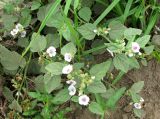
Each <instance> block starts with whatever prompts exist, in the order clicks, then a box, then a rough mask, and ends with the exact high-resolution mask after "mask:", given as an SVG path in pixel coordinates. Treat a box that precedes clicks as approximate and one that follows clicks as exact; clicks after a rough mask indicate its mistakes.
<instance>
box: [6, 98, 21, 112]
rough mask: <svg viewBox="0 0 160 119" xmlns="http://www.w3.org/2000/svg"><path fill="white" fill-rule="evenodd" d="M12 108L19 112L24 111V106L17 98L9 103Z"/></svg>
mask: <svg viewBox="0 0 160 119" xmlns="http://www.w3.org/2000/svg"><path fill="white" fill-rule="evenodd" d="M9 108H10V109H13V110H16V111H18V112H22V107H21V106H20V105H19V103H18V102H17V101H16V100H13V101H12V103H11V104H10V105H9Z"/></svg>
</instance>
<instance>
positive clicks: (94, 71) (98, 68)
mask: <svg viewBox="0 0 160 119" xmlns="http://www.w3.org/2000/svg"><path fill="white" fill-rule="evenodd" d="M111 64H112V61H111V60H108V61H106V62H103V63H100V64H96V65H94V66H93V67H92V68H91V69H90V71H89V72H90V74H91V75H92V76H95V80H101V79H102V78H103V77H104V76H105V75H106V73H107V72H108V70H109V69H110V67H111Z"/></svg>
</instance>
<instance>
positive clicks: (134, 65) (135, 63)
mask: <svg viewBox="0 0 160 119" xmlns="http://www.w3.org/2000/svg"><path fill="white" fill-rule="evenodd" d="M128 60H129V62H130V63H129V66H130V69H132V68H137V69H139V68H140V66H139V63H138V61H137V59H136V58H135V57H131V58H129V59H128Z"/></svg>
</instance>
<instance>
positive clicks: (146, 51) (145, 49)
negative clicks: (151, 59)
mask: <svg viewBox="0 0 160 119" xmlns="http://www.w3.org/2000/svg"><path fill="white" fill-rule="evenodd" d="M143 49H144V52H145V53H146V54H147V55H150V54H151V53H152V52H153V50H154V45H151V46H147V47H144V48H143Z"/></svg>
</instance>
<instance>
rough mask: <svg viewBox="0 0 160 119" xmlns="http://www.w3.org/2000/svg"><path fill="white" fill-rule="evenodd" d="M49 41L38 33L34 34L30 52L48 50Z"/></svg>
mask: <svg viewBox="0 0 160 119" xmlns="http://www.w3.org/2000/svg"><path fill="white" fill-rule="evenodd" d="M46 45H47V41H46V38H45V37H44V36H41V35H39V34H37V33H33V35H32V40H31V42H30V50H31V51H32V52H41V51H43V50H44V49H45V48H46Z"/></svg>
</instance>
